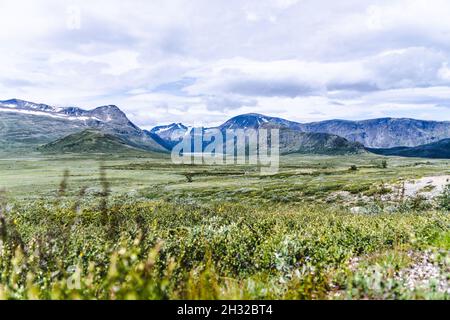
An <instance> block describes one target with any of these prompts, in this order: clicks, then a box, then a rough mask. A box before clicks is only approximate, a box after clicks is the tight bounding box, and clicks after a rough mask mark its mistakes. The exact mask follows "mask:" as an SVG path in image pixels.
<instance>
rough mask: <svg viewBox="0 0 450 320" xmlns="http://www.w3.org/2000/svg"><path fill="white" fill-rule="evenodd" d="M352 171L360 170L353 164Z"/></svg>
mask: <svg viewBox="0 0 450 320" xmlns="http://www.w3.org/2000/svg"><path fill="white" fill-rule="evenodd" d="M349 170H350V171H357V170H358V167H357V166H356V165H355V164H352V165H351V166H350V169H349Z"/></svg>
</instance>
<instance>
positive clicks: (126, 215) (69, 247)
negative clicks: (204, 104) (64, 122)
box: [0, 154, 450, 299]
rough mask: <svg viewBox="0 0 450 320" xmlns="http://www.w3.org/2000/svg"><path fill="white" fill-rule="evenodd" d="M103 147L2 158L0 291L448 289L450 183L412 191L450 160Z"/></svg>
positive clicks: (225, 293) (279, 294) (370, 294)
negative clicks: (263, 170)
mask: <svg viewBox="0 0 450 320" xmlns="http://www.w3.org/2000/svg"><path fill="white" fill-rule="evenodd" d="M95 157H96V158H95ZM95 157H93V156H89V157H87V156H86V157H83V156H74V155H73V156H71V155H60V156H56V155H52V156H46V157H44V156H40V155H38V154H36V155H33V154H30V155H29V157H28V158H24V157H21V158H14V159H13V158H3V159H2V160H0V188H1V189H2V190H3V191H1V192H0V298H3V299H448V298H449V296H450V285H449V277H450V255H449V250H450V228H449V227H450V216H449V210H450V205H449V201H450V189H449V187H447V188H445V189H444V190H443V192H442V193H440V194H439V195H437V196H435V197H428V196H427V193H426V192H425V193H424V195H420V194H418V195H416V196H408V190H405V189H407V182H408V181H411V180H414V179H417V178H421V177H428V176H442V175H450V161H449V160H429V161H428V160H423V159H415V158H408V159H404V158H395V157H391V158H384V157H381V156H374V155H370V154H362V155H354V156H308V155H288V156H283V157H282V158H281V164H280V171H279V172H278V173H277V174H275V175H270V176H262V175H260V170H259V169H258V168H256V167H252V166H237V165H236V166H202V165H192V166H191V165H173V164H172V163H171V162H170V159H168V158H165V157H164V156H157V155H150V156H147V155H144V154H142V155H134V156H133V157H130V158H128V157H126V156H125V155H120V156H113V155H110V156H106V155H98V156H95ZM387 164H389V165H387ZM349 168H351V169H350V170H349ZM355 169H356V170H355ZM424 191H427V192H433V187H429V188H428V189H426V190H424Z"/></svg>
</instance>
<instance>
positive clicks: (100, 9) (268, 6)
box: [0, 0, 450, 127]
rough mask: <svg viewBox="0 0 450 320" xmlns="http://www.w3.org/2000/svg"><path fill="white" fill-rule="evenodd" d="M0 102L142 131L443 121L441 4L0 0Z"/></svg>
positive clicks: (441, 0)
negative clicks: (288, 122) (123, 118)
mask: <svg viewBox="0 0 450 320" xmlns="http://www.w3.org/2000/svg"><path fill="white" fill-rule="evenodd" d="M0 11H1V12H2V13H3V14H2V19H1V21H0V41H1V42H2V46H1V47H0V60H1V61H2V63H1V64H0V92H2V94H1V96H2V97H0V98H4V99H6V98H12V97H17V98H22V99H28V100H32V101H36V102H45V103H51V104H55V105H62V106H67V105H79V106H81V107H85V108H92V107H95V106H97V105H100V104H111V103H114V104H117V105H119V106H120V107H121V108H123V109H124V110H125V111H126V112H127V113H128V114H129V115H130V118H131V119H132V120H133V121H135V122H136V123H137V124H139V125H141V126H144V127H151V126H152V125H155V124H161V123H166V122H174V121H177V122H186V123H188V124H192V125H196V124H203V125H212V124H217V123H219V122H221V121H222V120H224V119H225V118H227V117H229V116H233V115H236V114H239V113H244V112H259V113H266V114H269V115H274V116H282V117H287V118H290V119H293V120H298V121H315V120H323V119H330V118H347V119H363V118H372V117H384V116H393V117H416V118H425V119H438V120H450V99H449V98H450V41H449V39H450V20H449V19H448V16H449V14H450V2H448V1H445V0H428V1H425V0H394V1H392V0H391V1H375V0H374V1H369V0H367V1H361V0H343V1H331V0H329V1H326V0H266V1H257V0H248V1H241V0H227V1H225V0H223V1H222V0H217V1H207V0H189V1H188V0H169V1H162V0H161V1H156V0H155V1H144V0H132V1H127V2H123V1H119V0H95V1H90V2H87V1H81V0H62V1H61V0H42V1H39V4H38V3H37V1H32V0H14V1H13V0H3V1H1V2H0Z"/></svg>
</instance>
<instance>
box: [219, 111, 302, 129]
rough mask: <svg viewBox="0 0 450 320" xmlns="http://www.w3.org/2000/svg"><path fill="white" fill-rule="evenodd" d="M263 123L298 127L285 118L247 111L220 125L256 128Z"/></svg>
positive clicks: (224, 126)
mask: <svg viewBox="0 0 450 320" xmlns="http://www.w3.org/2000/svg"><path fill="white" fill-rule="evenodd" d="M265 124H274V125H280V126H284V127H288V128H290V129H298V127H299V125H300V124H299V123H296V122H293V121H289V120H285V119H282V118H276V117H269V116H265V115H262V114H258V113H248V114H243V115H239V116H236V117H233V118H231V119H230V120H228V121H227V122H225V123H224V124H222V125H221V126H219V129H221V130H233V129H257V128H260V127H261V126H263V125H265Z"/></svg>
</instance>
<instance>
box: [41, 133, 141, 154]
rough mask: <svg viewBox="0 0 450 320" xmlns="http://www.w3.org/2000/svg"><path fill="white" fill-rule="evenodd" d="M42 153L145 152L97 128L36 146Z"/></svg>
mask: <svg viewBox="0 0 450 320" xmlns="http://www.w3.org/2000/svg"><path fill="white" fill-rule="evenodd" d="M38 151H41V152H44V153H92V154H94V153H110V154H118V153H127V154H129V153H130V152H145V151H144V150H143V149H138V148H135V147H133V146H130V145H129V144H128V142H127V141H126V140H124V139H122V138H120V137H118V136H114V135H112V134H109V133H105V132H102V131H99V130H93V129H87V130H84V131H82V132H78V133H74V134H71V135H68V136H66V137H64V138H61V139H58V140H56V141H54V142H51V143H48V144H46V145H43V146H41V147H39V148H38Z"/></svg>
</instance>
